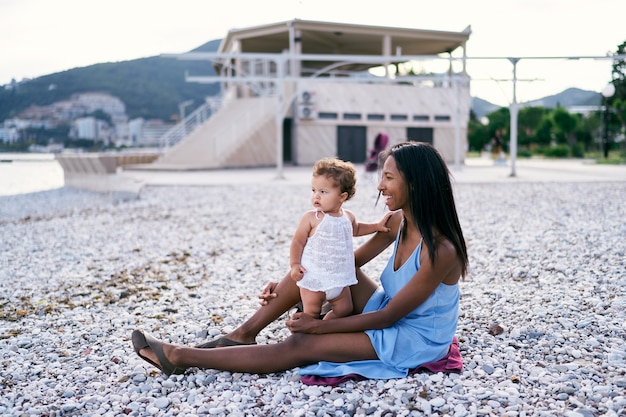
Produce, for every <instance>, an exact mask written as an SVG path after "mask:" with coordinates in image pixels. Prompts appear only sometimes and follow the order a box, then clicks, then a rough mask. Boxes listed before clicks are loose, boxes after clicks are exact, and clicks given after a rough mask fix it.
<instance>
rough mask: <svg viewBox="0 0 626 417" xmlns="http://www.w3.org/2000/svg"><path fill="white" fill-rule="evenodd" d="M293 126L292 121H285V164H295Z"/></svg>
mask: <svg viewBox="0 0 626 417" xmlns="http://www.w3.org/2000/svg"><path fill="white" fill-rule="evenodd" d="M291 124H292V120H291V119H283V162H293V149H292V148H291V144H292V141H291V131H292V127H291Z"/></svg>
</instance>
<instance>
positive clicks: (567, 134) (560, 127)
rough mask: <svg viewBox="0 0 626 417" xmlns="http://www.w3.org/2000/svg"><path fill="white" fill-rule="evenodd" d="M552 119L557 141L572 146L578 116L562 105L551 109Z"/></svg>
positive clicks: (574, 139)
mask: <svg viewBox="0 0 626 417" xmlns="http://www.w3.org/2000/svg"><path fill="white" fill-rule="evenodd" d="M552 120H553V121H554V126H555V128H556V133H557V142H558V143H567V144H569V145H570V146H574V144H575V143H576V137H575V136H574V132H575V131H576V128H577V127H578V118H577V117H576V116H573V115H571V114H570V113H569V112H568V111H567V110H565V109H564V108H563V107H557V108H556V109H554V110H553V111H552Z"/></svg>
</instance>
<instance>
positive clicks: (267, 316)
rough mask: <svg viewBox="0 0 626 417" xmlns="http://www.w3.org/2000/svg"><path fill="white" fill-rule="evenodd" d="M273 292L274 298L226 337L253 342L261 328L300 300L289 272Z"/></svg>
mask: <svg viewBox="0 0 626 417" xmlns="http://www.w3.org/2000/svg"><path fill="white" fill-rule="evenodd" d="M273 293H274V294H276V297H275V298H271V299H269V300H268V301H267V304H265V305H262V306H261V307H260V308H259V309H258V310H257V311H256V312H255V313H254V314H253V315H252V316H251V317H250V318H249V319H248V320H246V321H245V322H244V323H243V324H241V325H240V326H239V327H237V328H236V329H235V330H233V331H232V332H231V333H229V334H227V335H226V337H228V338H229V339H230V340H233V341H235V342H241V343H253V342H254V341H255V340H256V336H257V335H258V334H259V332H260V331H261V330H263V329H264V328H265V327H266V326H267V325H268V324H270V323H271V322H273V321H274V320H276V319H278V318H279V317H280V316H281V315H282V314H283V313H285V312H286V311H287V310H289V309H290V308H291V307H293V306H294V305H295V304H296V303H297V302H298V301H300V288H299V287H298V286H297V285H296V283H295V281H294V280H292V279H291V276H290V275H289V273H287V275H285V277H284V278H283V279H282V280H281V281H280V282H279V283H278V284H277V285H276V288H274V291H273Z"/></svg>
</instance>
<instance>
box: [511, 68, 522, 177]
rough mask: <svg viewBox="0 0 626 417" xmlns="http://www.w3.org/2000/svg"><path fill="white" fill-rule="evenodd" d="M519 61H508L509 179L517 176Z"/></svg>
mask: <svg viewBox="0 0 626 417" xmlns="http://www.w3.org/2000/svg"><path fill="white" fill-rule="evenodd" d="M519 60H520V58H509V61H511V63H512V64H513V101H512V102H511V106H510V107H509V113H510V114H511V138H510V140H509V146H510V148H511V149H510V152H511V175H510V176H511V177H515V176H517V172H516V171H515V161H516V159H517V114H518V108H517V63H518V62H519Z"/></svg>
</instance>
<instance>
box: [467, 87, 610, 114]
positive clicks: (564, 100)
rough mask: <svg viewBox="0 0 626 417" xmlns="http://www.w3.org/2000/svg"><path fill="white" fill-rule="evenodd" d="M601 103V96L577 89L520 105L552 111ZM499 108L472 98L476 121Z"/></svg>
mask: <svg viewBox="0 0 626 417" xmlns="http://www.w3.org/2000/svg"><path fill="white" fill-rule="evenodd" d="M601 102H602V95H601V94H600V93H597V92H595V91H588V90H581V89H579V88H568V89H567V90H565V91H562V92H560V93H558V94H554V95H552V96H546V97H543V98H540V99H537V100H531V101H526V102H523V103H520V106H522V107H546V108H549V109H553V108H555V107H558V106H561V107H565V108H570V107H577V106H595V107H599V106H600V104H601ZM500 107H501V106H498V105H497V104H493V103H490V102H489V101H487V100H483V99H481V98H478V97H472V112H474V114H475V115H476V118H477V119H480V118H481V117H484V116H486V115H488V114H489V113H492V112H494V111H496V110H498V109H499V108H500Z"/></svg>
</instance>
